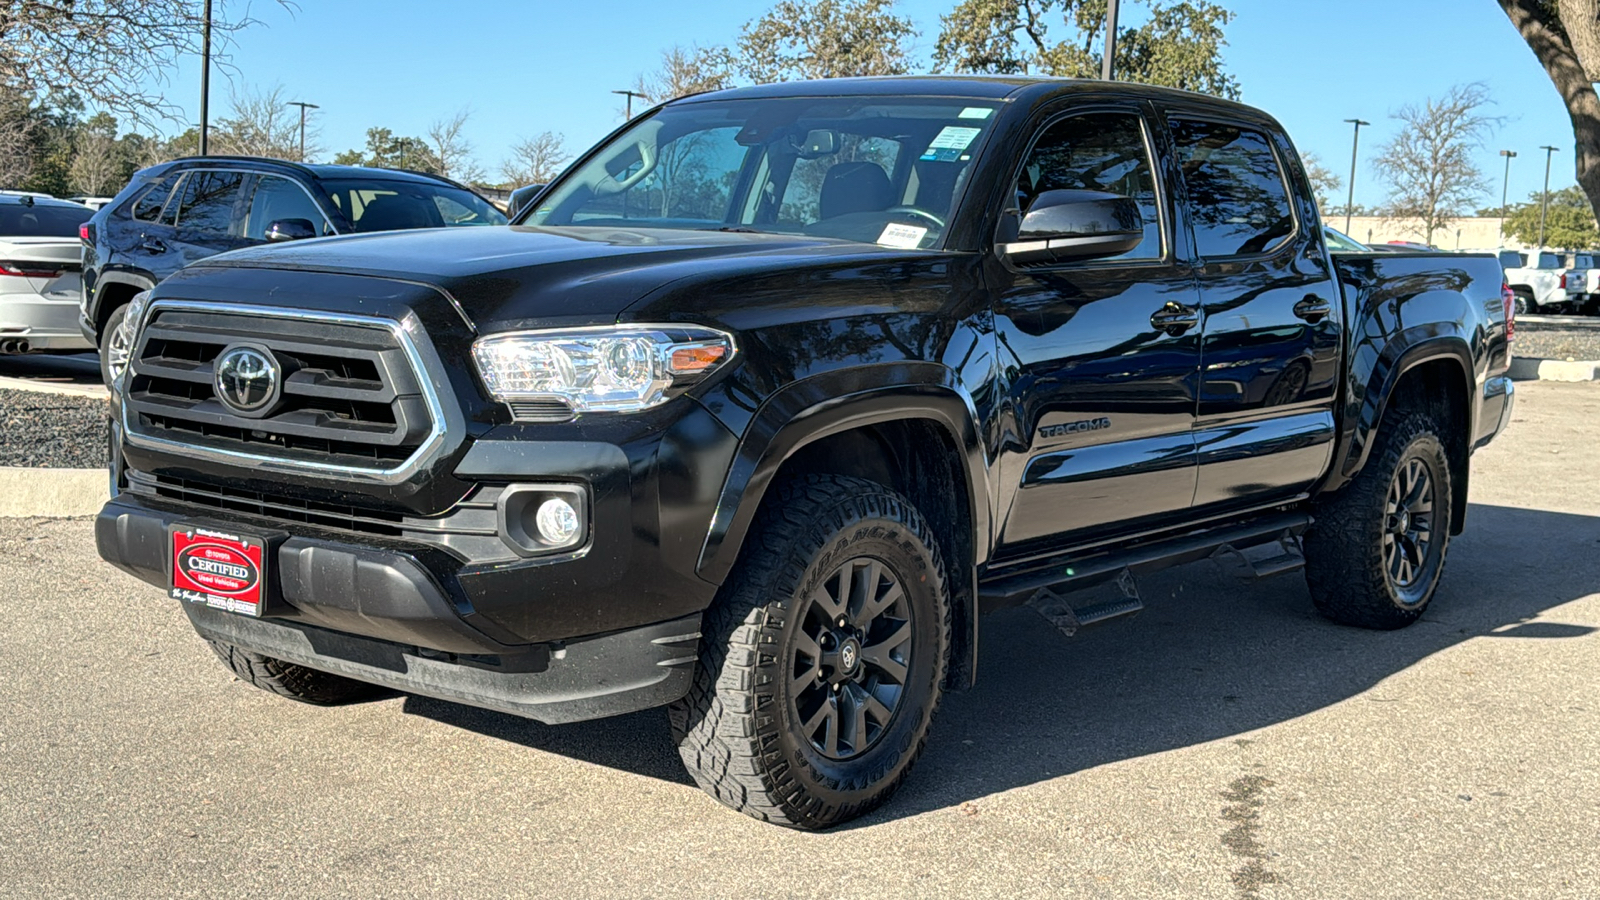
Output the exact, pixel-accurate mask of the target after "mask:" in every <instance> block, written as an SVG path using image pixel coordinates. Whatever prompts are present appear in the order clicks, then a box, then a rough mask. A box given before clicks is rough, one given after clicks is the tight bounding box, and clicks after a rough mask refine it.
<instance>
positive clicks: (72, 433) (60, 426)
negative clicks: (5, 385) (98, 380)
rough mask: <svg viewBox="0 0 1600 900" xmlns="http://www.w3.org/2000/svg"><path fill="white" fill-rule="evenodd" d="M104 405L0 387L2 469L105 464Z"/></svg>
mask: <svg viewBox="0 0 1600 900" xmlns="http://www.w3.org/2000/svg"><path fill="white" fill-rule="evenodd" d="M106 442H107V419H106V401H104V400H96V399H94V398H92V397H71V396H67V395H64V394H44V393H38V392H35V391H17V390H6V389H0V466H42V467H47V468H59V469H97V468H102V467H104V466H105V465H106V462H107V460H106Z"/></svg>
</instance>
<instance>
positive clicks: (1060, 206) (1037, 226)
mask: <svg viewBox="0 0 1600 900" xmlns="http://www.w3.org/2000/svg"><path fill="white" fill-rule="evenodd" d="M1013 221H1015V220H1013ZM1143 241H1144V217H1143V216H1142V215H1140V213H1139V204H1138V203H1135V202H1134V201H1133V200H1132V199H1130V198H1128V197H1124V196H1122V195H1121V194H1108V193H1105V192H1103V191H1076V190H1074V191H1045V192H1044V193H1042V194H1040V195H1039V196H1037V197H1035V198H1034V199H1033V203H1032V204H1031V205H1030V206H1029V207H1028V211H1027V212H1026V213H1024V214H1023V216H1022V219H1021V222H1020V223H1018V226H1017V233H1016V238H1015V240H1012V241H1007V242H1003V243H1001V244H1000V245H999V250H1000V252H1001V254H1003V255H1004V256H1006V257H1008V258H1010V259H1014V260H1017V261H1018V262H1043V261H1048V260H1053V259H1093V258H1096V257H1107V256H1116V255H1118V254H1122V253H1127V252H1128V251H1129V250H1132V249H1133V248H1135V247H1137V246H1139V244H1140V243H1141V242H1143Z"/></svg>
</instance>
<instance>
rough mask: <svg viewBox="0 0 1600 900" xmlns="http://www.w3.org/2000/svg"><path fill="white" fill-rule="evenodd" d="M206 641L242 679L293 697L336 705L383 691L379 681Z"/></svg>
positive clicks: (306, 701) (226, 644)
mask: <svg viewBox="0 0 1600 900" xmlns="http://www.w3.org/2000/svg"><path fill="white" fill-rule="evenodd" d="M206 643H208V644H210V645H211V650H212V652H214V653H216V654H217V659H220V660H222V664H223V665H224V666H227V667H228V670H229V671H230V672H232V673H233V674H235V675H237V676H239V680H240V681H243V682H244V683H246V684H252V685H255V686H256V687H258V688H261V689H262V690H264V691H268V692H271V693H274V694H277V695H278V696H280V697H288V698H289V699H290V700H298V701H300V702H301V703H310V704H313V705H316V706H333V705H335V704H339V703H352V702H355V701H357V700H367V699H370V698H372V697H376V696H378V695H380V694H382V693H383V692H384V689H383V688H381V687H378V686H377V685H373V684H367V683H366V682H364V681H356V680H354V679H352V678H345V677H344V676H342V675H334V674H332V673H329V672H322V671H319V670H317V669H311V668H307V667H305V666H301V665H296V664H295V663H288V662H284V661H283V660H281V659H275V658H273V657H271V656H262V655H261V654H259V653H254V652H251V651H249V650H245V649H242V648H240V647H236V646H234V645H233V644H229V643H227V642H225V641H212V640H208V641H206Z"/></svg>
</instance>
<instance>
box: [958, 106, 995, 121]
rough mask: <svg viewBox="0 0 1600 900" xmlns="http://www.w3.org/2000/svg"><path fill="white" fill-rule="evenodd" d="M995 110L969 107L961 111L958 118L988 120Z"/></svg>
mask: <svg viewBox="0 0 1600 900" xmlns="http://www.w3.org/2000/svg"><path fill="white" fill-rule="evenodd" d="M992 112H994V110H992V109H989V108H987V107H983V106H969V107H967V108H966V109H963V110H962V111H961V115H960V116H958V117H957V118H961V119H987V118H989V114H990V113H992Z"/></svg>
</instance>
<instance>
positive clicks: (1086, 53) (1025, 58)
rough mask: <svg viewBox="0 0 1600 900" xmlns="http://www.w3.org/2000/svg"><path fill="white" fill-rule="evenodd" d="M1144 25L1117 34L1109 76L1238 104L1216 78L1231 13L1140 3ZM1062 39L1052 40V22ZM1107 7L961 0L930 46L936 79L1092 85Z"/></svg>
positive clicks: (1166, 1)
mask: <svg viewBox="0 0 1600 900" xmlns="http://www.w3.org/2000/svg"><path fill="white" fill-rule="evenodd" d="M1141 2H1142V3H1143V5H1144V6H1146V7H1147V8H1148V9H1149V13H1150V15H1149V18H1148V19H1147V20H1146V21H1145V22H1144V23H1143V24H1141V25H1139V26H1138V27H1133V26H1126V25H1124V26H1119V27H1118V29H1117V58H1116V76H1117V78H1119V79H1122V80H1125V81H1138V82H1143V83H1145V84H1159V85H1165V86H1167V87H1175V88H1182V89H1184V90H1190V91H1199V92H1202V93H1207V94H1215V95H1217V96H1220V97H1228V98H1231V99H1237V98H1238V96H1239V83H1238V81H1237V80H1235V79H1234V77H1233V76H1232V75H1229V74H1228V73H1227V72H1225V71H1223V68H1222V51H1223V48H1225V47H1227V45H1228V42H1227V39H1226V38H1225V36H1224V34H1223V28H1224V26H1226V25H1227V24H1228V23H1229V22H1231V21H1233V15H1234V14H1233V13H1232V12H1229V11H1228V10H1227V9H1225V8H1223V7H1222V6H1219V5H1218V4H1216V3H1211V2H1209V0H1178V2H1171V0H1141ZM1052 21H1055V22H1057V23H1059V25H1060V27H1061V28H1062V29H1064V30H1066V32H1067V34H1068V37H1067V38H1066V39H1065V40H1057V39H1054V38H1053V37H1052V34H1051V27H1052V26H1051V22H1052ZM1105 21H1106V0H962V2H961V3H960V4H958V5H957V6H956V8H955V9H954V10H952V11H951V12H950V13H949V14H948V15H945V16H941V17H940V22H941V25H942V28H941V30H940V32H939V39H938V42H937V43H936V44H935V46H934V68H935V69H936V70H938V71H941V72H975V73H987V74H996V75H1063V76H1068V77H1073V78H1098V77H1099V75H1100V62H1101V59H1102V56H1103V51H1102V47H1103V45H1104V35H1105Z"/></svg>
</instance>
